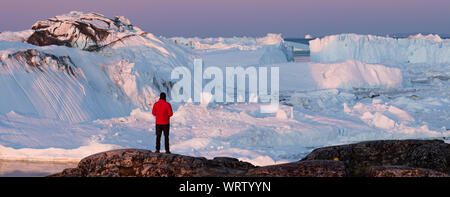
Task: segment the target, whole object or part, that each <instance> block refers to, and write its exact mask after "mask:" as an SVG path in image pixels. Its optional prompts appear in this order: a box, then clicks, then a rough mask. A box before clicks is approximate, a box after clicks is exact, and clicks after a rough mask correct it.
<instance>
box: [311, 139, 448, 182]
mask: <svg viewBox="0 0 450 197" xmlns="http://www.w3.org/2000/svg"><path fill="white" fill-rule="evenodd" d="M335 159H336V160H339V161H343V162H345V163H346V164H347V165H348V168H349V171H350V175H352V176H364V175H365V174H366V173H367V171H368V169H369V168H370V167H371V166H407V167H412V168H425V169H431V170H435V171H439V172H443V173H447V174H448V173H450V144H446V143H444V141H441V140H381V141H369V142H361V143H356V144H348V145H341V146H331V147H324V148H319V149H316V150H314V151H313V152H311V153H310V154H309V155H308V156H307V157H305V158H304V159H303V161H307V160H335ZM386 170H387V169H386Z"/></svg>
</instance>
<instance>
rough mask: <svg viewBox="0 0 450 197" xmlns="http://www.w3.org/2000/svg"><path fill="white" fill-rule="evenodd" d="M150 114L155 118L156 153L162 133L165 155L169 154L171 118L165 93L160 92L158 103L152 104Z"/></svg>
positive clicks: (170, 109) (169, 106)
mask: <svg viewBox="0 0 450 197" xmlns="http://www.w3.org/2000/svg"><path fill="white" fill-rule="evenodd" d="M152 114H153V115H154V116H155V117H156V153H159V148H160V146H161V134H162V132H164V146H165V148H166V153H167V154H170V149H169V129H170V117H172V115H173V112H172V106H171V105H170V103H168V102H166V93H164V92H161V94H160V95H159V101H158V102H156V103H155V104H153V109H152Z"/></svg>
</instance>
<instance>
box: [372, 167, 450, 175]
mask: <svg viewBox="0 0 450 197" xmlns="http://www.w3.org/2000/svg"><path fill="white" fill-rule="evenodd" d="M365 176H366V177H450V175H448V174H446V173H443V172H438V171H435V170H430V169H424V168H412V167H407V166H371V167H369V168H368V169H367V171H366V174H365Z"/></svg>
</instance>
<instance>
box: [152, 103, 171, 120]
mask: <svg viewBox="0 0 450 197" xmlns="http://www.w3.org/2000/svg"><path fill="white" fill-rule="evenodd" d="M152 114H153V115H154V116H156V124H163V125H164V124H169V123H170V117H172V115H173V112H172V106H170V103H168V102H166V101H165V100H163V99H159V101H158V102H156V103H155V104H153V109H152Z"/></svg>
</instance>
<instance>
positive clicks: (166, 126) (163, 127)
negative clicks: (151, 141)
mask: <svg viewBox="0 0 450 197" xmlns="http://www.w3.org/2000/svg"><path fill="white" fill-rule="evenodd" d="M169 129H170V124H157V125H156V150H157V151H159V148H160V147H161V134H162V132H163V131H164V146H165V148H166V152H170V149H169Z"/></svg>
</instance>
